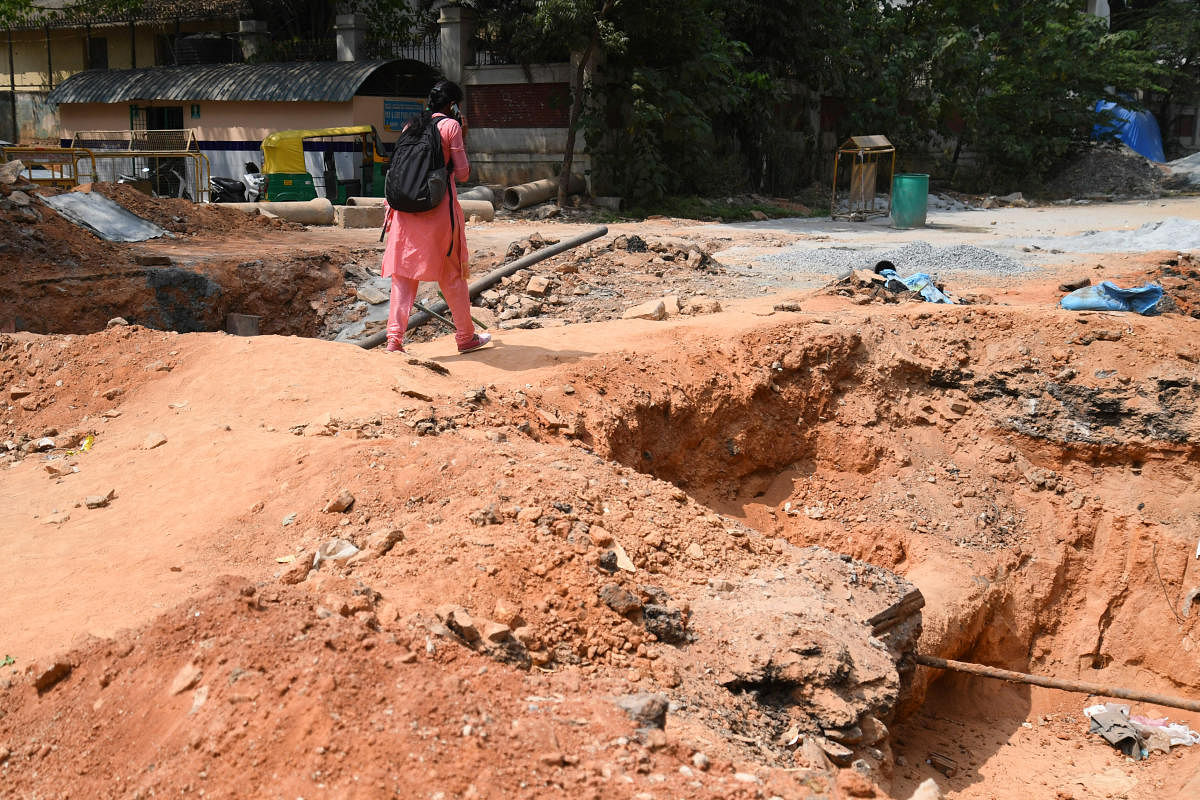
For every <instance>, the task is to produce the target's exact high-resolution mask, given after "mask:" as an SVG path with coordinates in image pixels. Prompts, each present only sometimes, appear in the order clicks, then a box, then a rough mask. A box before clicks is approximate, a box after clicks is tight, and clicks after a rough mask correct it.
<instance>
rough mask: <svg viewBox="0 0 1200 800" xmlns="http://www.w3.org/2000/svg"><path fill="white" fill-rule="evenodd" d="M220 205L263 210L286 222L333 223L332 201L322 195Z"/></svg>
mask: <svg viewBox="0 0 1200 800" xmlns="http://www.w3.org/2000/svg"><path fill="white" fill-rule="evenodd" d="M220 206H221V207H222V208H236V209H237V210H238V211H245V212H247V213H254V212H256V211H263V212H266V213H268V214H274V215H275V216H277V217H280V218H282V219H286V220H287V221H288V222H299V223H300V224H302V225H332V224H333V203H331V202H329V200H328V199H327V198H324V197H318V198H316V199H315V200H308V201H304V202H287V203H221V204H220Z"/></svg>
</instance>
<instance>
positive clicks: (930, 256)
mask: <svg viewBox="0 0 1200 800" xmlns="http://www.w3.org/2000/svg"><path fill="white" fill-rule="evenodd" d="M884 260H886V261H891V262H892V263H893V264H895V265H896V271H897V272H899V273H900V274H901V275H911V274H912V273H914V272H926V273H929V274H931V275H934V274H949V273H955V272H983V273H987V274H989V275H1019V274H1022V273H1025V272H1031V271H1033V270H1034V269H1036V268H1035V267H1032V266H1029V265H1026V264H1022V263H1021V262H1019V261H1016V260H1014V259H1012V258H1010V257H1008V256H1006V255H1002V254H1000V253H996V252H993V251H991V250H986V249H984V248H982V247H975V246H974V245H969V244H956V245H953V246H951V247H934V246H933V245H931V244H930V243H929V242H910V243H909V244H906V245H904V246H903V247H897V248H893V249H891V250H883V249H854V250H850V249H843V248H836V247H825V248H821V249H818V250H810V249H804V248H799V247H790V248H786V249H784V250H782V251H780V252H779V253H775V254H772V255H768V256H764V257H762V258H759V259H756V260H755V261H756V265H757V266H759V267H760V268H764V269H769V270H779V271H782V272H787V273H808V274H813V275H835V274H838V273H841V272H845V271H846V270H848V269H872V268H873V267H874V266H875V264H876V263H878V262H880V261H884Z"/></svg>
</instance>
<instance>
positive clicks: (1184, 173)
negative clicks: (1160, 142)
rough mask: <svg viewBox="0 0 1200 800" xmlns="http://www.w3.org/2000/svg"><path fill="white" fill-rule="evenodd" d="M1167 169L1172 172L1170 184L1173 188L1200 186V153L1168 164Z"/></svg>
mask: <svg viewBox="0 0 1200 800" xmlns="http://www.w3.org/2000/svg"><path fill="white" fill-rule="evenodd" d="M1167 169H1169V170H1170V171H1171V179H1170V180H1169V181H1168V184H1169V185H1170V186H1171V187H1172V188H1186V187H1196V186H1200V153H1192V154H1191V155H1190V156H1184V157H1183V158H1177V159H1175V160H1174V161H1172V162H1171V163H1169V164H1167Z"/></svg>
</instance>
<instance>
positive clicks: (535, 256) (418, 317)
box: [354, 225, 608, 350]
mask: <svg viewBox="0 0 1200 800" xmlns="http://www.w3.org/2000/svg"><path fill="white" fill-rule="evenodd" d="M607 233H608V227H607V226H605V225H601V226H600V227H598V228H592V229H591V230H590V231H587V232H586V233H581V234H579V235H578V236H576V237H574V238H572V239H564V240H563V241H561V242H559V243H558V244H552V245H549V246H547V247H543V248H542V249H541V250H535V251H534V252H532V253H530V254H529V255H527V256H522V257H521V258H518V259H517V260H516V261H512V262H509V263H508V264H505V265H504V266H502V267H500V268H498V269H494V270H492V271H491V272H489V273H488V274H487V275H484V276H483V277H482V278H480V279H479V280H477V281H475V282H474V283H472V284H471V285H470V286H468V287H467V292H468V294H469V296H470V297H476V296H477V295H478V294H479V293H480V292H482V291H485V290H487V289H490V288H491V287H493V286H495V285H496V284H497V283H499V282H500V281H501V280H503V279H504V278H507V277H508V276H509V275H512V274H513V273H514V272H517V271H519V270H522V269H525V268H526V267H529V266H532V265H534V264H536V263H538V262H539V261H544V260H545V259H547V258H550V257H551V256H556V255H558V254H559V253H565V252H566V251H568V250H572V249H574V248H576V247H579V245H581V244H587V243H588V242H590V241H592V240H593V239H599V238H600V237H601V236H604V235H606V234H607ZM430 308H431V309H432V310H433V311H437V312H438V313H445V312H446V310H447V306H446V302H445V301H444V300H439V301H437V302H436V303H431V304H430ZM431 319H433V317H431V316H430V315H429V314H426V313H425V312H424V311H420V312H418V313H416V314H413V315H412V316H411V317H409V318H408V328H407V329H406V330H410V331H411V330H412V329H413V328H417V327H420V326H421V325H424V324H425V323H426V322H429V320H431ZM385 341H387V331H386V330H382V331H379V332H378V333H373V334H371V335H370V336H368V337H367V338H365V339H359V340H358V341H357V342H355V343H354V344H356V345H358V346H359V347H361V348H363V349H364V350H370V349H371V348H372V347H378V346H379V345H381V344H383V343H384V342H385Z"/></svg>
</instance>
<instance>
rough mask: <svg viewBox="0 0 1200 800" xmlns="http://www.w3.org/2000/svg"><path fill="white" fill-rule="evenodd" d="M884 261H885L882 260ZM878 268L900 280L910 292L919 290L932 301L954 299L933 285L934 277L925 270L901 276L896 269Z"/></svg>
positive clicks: (922, 295)
mask: <svg viewBox="0 0 1200 800" xmlns="http://www.w3.org/2000/svg"><path fill="white" fill-rule="evenodd" d="M880 263H883V262H880ZM876 270H877V271H878V272H879V274H880V275H882V276H883V277H885V278H894V279H895V280H898V281H900V282H901V283H903V284H904V285H905V286H906V287H908V290H909V291H910V292H917V293H918V294H920V295H921V297H923V298H925V300H926V301H927V302H930V303H953V302H954V301H953V300H951V299H950V298H949V297H947V296H946V295H945V294H944V293H943V292H942V290H941V289H938V288H937V287H936V286H934V285H933V278H931V277H930V276H928V275H926V274H925V273H924V272H917V273H914V274H912V275H909V276H908V277H907V278H901V277H900V275H899V274H897V272H896V270H894V269H886V268H885V269H879V268H878V267H876Z"/></svg>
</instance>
